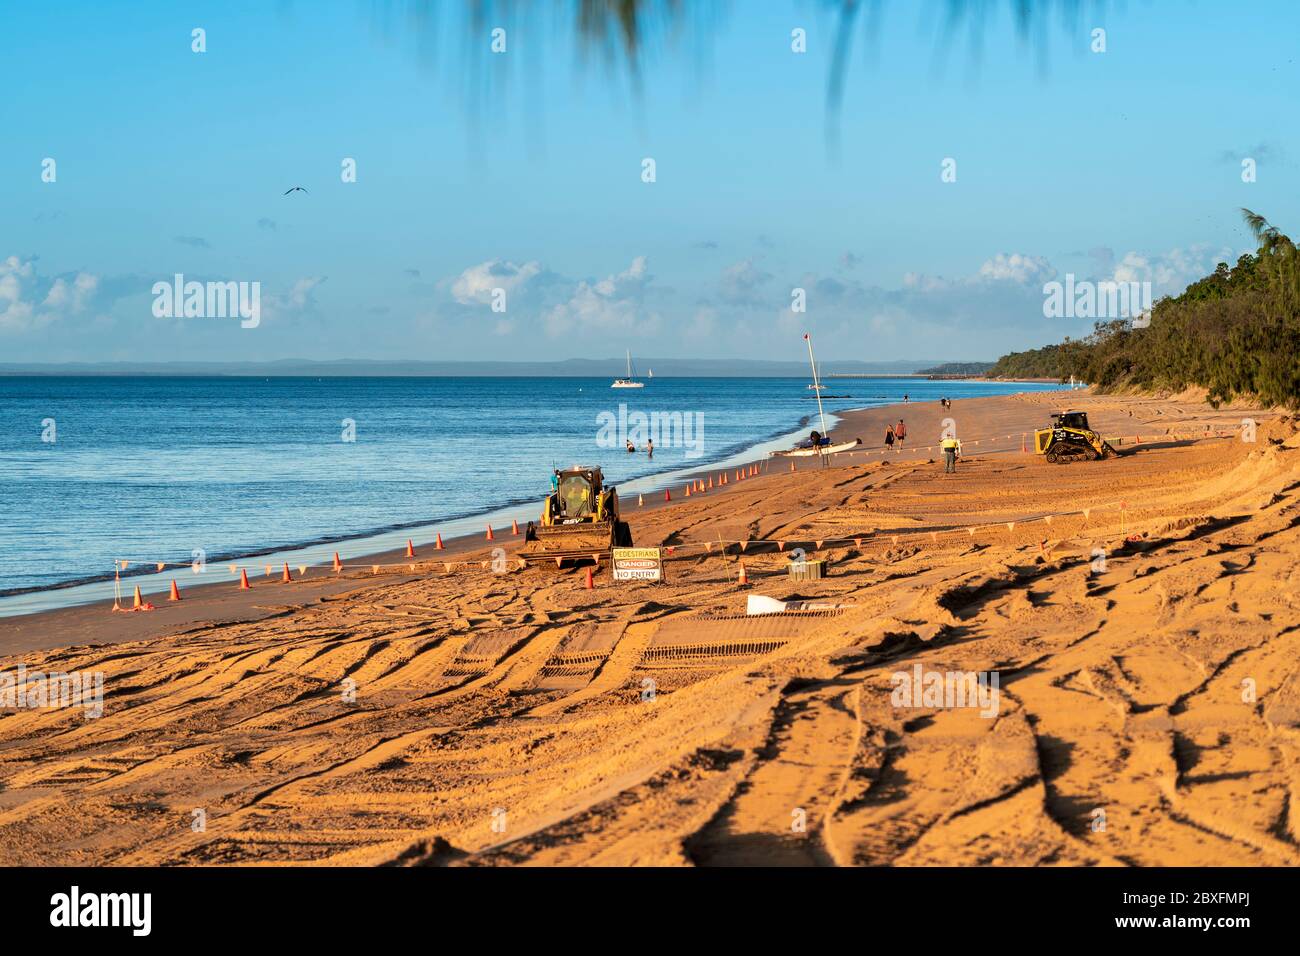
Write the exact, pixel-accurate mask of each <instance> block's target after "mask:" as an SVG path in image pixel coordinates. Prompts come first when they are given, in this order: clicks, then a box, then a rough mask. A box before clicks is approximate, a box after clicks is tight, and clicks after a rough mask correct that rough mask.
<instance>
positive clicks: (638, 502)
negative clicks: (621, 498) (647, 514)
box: [636, 495, 645, 508]
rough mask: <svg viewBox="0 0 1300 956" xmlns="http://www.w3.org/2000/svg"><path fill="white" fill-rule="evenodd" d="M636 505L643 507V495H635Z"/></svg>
mask: <svg viewBox="0 0 1300 956" xmlns="http://www.w3.org/2000/svg"><path fill="white" fill-rule="evenodd" d="M636 506H637V507H638V508H643V507H645V495H637V496H636Z"/></svg>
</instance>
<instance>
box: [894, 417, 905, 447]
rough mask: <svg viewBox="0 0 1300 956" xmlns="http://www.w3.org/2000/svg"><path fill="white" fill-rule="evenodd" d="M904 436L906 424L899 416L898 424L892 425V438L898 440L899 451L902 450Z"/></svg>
mask: <svg viewBox="0 0 1300 956" xmlns="http://www.w3.org/2000/svg"><path fill="white" fill-rule="evenodd" d="M906 437H907V426H906V425H904V424H903V420H902V419H901V418H900V419H899V420H898V424H897V425H895V426H894V438H895V439H896V440H897V441H898V449H899V451H902V449H903V439H904V438H906Z"/></svg>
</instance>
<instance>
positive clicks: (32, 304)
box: [0, 256, 99, 331]
mask: <svg viewBox="0 0 1300 956" xmlns="http://www.w3.org/2000/svg"><path fill="white" fill-rule="evenodd" d="M33 262H34V260H31V259H28V260H22V259H19V258H18V257H17V256H9V257H8V258H7V259H4V260H3V261H0V329H4V330H8V331H24V330H26V329H28V328H34V327H37V326H42V325H46V324H48V323H50V322H55V321H58V320H59V319H62V318H64V317H66V316H69V315H73V314H76V313H78V312H82V311H84V310H85V309H86V308H87V306H88V305H90V304H91V300H92V299H93V298H94V297H95V293H96V292H97V291H98V289H99V277H98V276H94V275H91V274H90V273H88V272H77V273H75V274H69V275H64V276H56V277H54V278H53V279H50V278H47V277H43V276H40V275H38V274H37V272H36V268H35V266H34V264H33Z"/></svg>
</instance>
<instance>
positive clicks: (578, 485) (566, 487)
mask: <svg viewBox="0 0 1300 956" xmlns="http://www.w3.org/2000/svg"><path fill="white" fill-rule="evenodd" d="M554 486H555V491H553V492H552V493H551V494H550V495H548V496H547V498H546V500H545V501H544V502H543V503H542V514H541V518H540V519H539V520H538V521H537V522H536V523H534V522H532V521H530V522H528V527H527V529H526V530H525V531H524V546H523V547H522V548H521V549H520V550H519V556H520V557H521V558H523V559H524V560H525V561H527V562H529V563H534V562H538V561H548V560H554V561H555V563H556V566H557V567H558V566H562V565H563V563H564V562H565V561H579V560H583V559H594V560H597V561H599V560H601V559H603V558H608V557H609V556H610V554H609V552H610V549H611V548H627V547H631V546H632V531H631V529H630V528H629V527H628V524H627V522H626V521H623V520H621V518H620V517H619V511H618V489H616V488H614V487H613V486H610V487H608V488H607V487H605V483H604V475H603V474H601V470H600V468H599V467H592V466H590V465H584V466H579V465H574V466H573V467H572V468H566V469H563V470H560V469H557V470H556V472H555V479H554Z"/></svg>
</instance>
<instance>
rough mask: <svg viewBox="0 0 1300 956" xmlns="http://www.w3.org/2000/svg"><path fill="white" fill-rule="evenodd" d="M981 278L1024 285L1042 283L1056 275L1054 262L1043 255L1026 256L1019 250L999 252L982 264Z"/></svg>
mask: <svg viewBox="0 0 1300 956" xmlns="http://www.w3.org/2000/svg"><path fill="white" fill-rule="evenodd" d="M979 275H980V278H981V279H991V280H993V281H998V282H1000V281H1008V282H1019V283H1020V284H1022V285H1041V284H1042V283H1044V282H1046V281H1048V280H1049V279H1051V278H1052V277H1053V276H1055V275H1056V270H1055V269H1053V268H1052V264H1051V263H1050V262H1048V261H1047V260H1046V259H1045V258H1043V257H1042V256H1026V255H1021V254H1020V253H1019V252H1013V253H1011V254H1010V255H1008V254H1006V253H1003V252H999V253H998V254H997V255H996V256H994V257H993V258H992V259H989V260H988V261H987V262H985V263H984V264H983V265H982V266H980V271H979Z"/></svg>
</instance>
